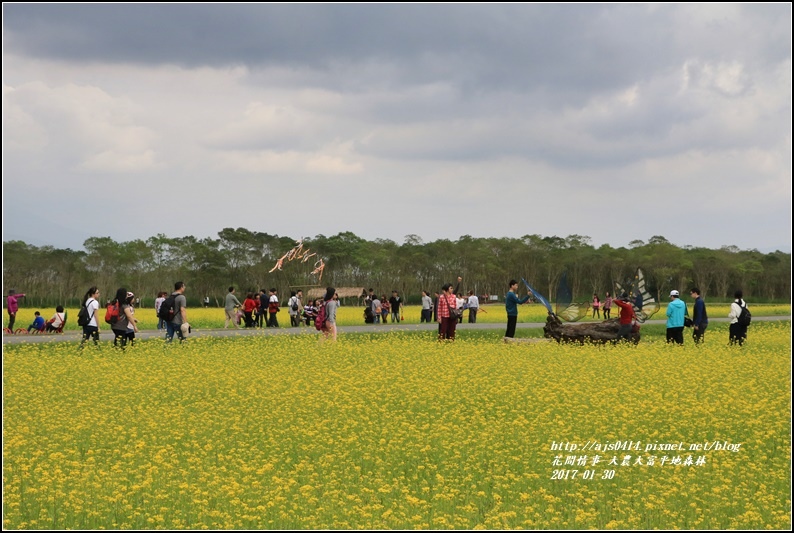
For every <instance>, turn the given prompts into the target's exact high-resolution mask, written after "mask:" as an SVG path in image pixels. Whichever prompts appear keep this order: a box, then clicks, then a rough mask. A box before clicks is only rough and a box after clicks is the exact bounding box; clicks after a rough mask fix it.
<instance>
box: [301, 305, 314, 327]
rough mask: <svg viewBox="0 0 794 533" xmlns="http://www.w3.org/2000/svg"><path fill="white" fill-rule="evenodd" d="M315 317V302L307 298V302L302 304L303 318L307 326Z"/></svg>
mask: <svg viewBox="0 0 794 533" xmlns="http://www.w3.org/2000/svg"><path fill="white" fill-rule="evenodd" d="M316 317H317V307H315V302H313V301H311V300H309V302H308V303H307V304H306V305H305V306H303V318H304V320H305V321H306V325H307V326H311V325H313V324H312V323H313V322H314V319H315V318H316Z"/></svg>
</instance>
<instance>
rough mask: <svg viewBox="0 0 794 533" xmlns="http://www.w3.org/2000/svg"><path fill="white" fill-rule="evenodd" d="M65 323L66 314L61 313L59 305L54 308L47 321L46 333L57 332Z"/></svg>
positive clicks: (61, 309)
mask: <svg viewBox="0 0 794 533" xmlns="http://www.w3.org/2000/svg"><path fill="white" fill-rule="evenodd" d="M64 322H66V313H64V311H63V306H62V305H59V306H58V307H56V308H55V314H54V315H52V318H51V319H49V320H48V321H47V333H50V332H53V331H58V330H59V329H61V328H62V327H63V323H64Z"/></svg>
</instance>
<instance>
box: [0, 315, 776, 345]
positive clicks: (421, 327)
mask: <svg viewBox="0 0 794 533" xmlns="http://www.w3.org/2000/svg"><path fill="white" fill-rule="evenodd" d="M775 320H791V316H762V317H753V322H768V321H775ZM709 322H710V323H712V324H713V323H715V322H728V319H727V318H710V319H709ZM665 323H666V321H665V320H649V321H648V322H646V324H665ZM544 325H545V323H541V322H527V323H523V324H517V329H532V328H542V327H543V326H544ZM437 328H438V325H437V324H408V323H405V322H401V323H398V324H369V325H361V326H340V327H339V330H338V332H339V333H340V334H341V333H388V332H391V331H435V330H437ZM491 329H496V330H504V329H505V324H502V323H495V324H494V323H484V324H468V323H463V324H458V328H457V330H458V331H466V330H491ZM309 334H313V335H317V334H318V332H317V330H315V329H314V327H300V328H266V329H223V328H220V329H201V330H197V329H194V330H193V333H192V334H191V337H202V336H211V337H243V336H249V335H260V336H270V335H309ZM164 335H165V334H164V333H162V332H158V331H157V330H143V331H141V332H139V333H137V334H136V335H135V337H136V339H156V338H159V337H163V336H164ZM81 337H82V334H81V333H80V332H78V331H67V332H65V333H64V334H62V335H54V334H49V335H3V344H4V345H5V344H21V343H30V342H77V341H79V340H80V339H81ZM99 338H100V340H113V333H112V332H111V331H110V327H105V328H103V329H102V331H101V332H100V336H99Z"/></svg>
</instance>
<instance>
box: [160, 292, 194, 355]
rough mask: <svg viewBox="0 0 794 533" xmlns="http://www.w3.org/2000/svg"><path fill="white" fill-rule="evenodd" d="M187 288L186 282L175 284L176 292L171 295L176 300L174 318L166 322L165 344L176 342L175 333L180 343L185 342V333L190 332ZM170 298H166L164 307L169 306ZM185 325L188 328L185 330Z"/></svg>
mask: <svg viewBox="0 0 794 533" xmlns="http://www.w3.org/2000/svg"><path fill="white" fill-rule="evenodd" d="M186 288H187V287H186V286H185V282H184V281H177V282H176V283H174V292H172V293H171V296H173V299H174V300H173V301H174V304H173V309H174V316H173V318H172V319H171V320H166V322H165V329H166V333H165V342H172V341H173V340H174V333H176V334H177V335H178V336H179V342H184V340H185V333H184V332H185V331H189V330H190V324H188V322H187V311H186V309H187V298H185V289H186ZM169 298H170V296H169ZM169 298H166V301H165V302H163V307H165V306H167V305H168V304H169V301H168V300H169ZM161 309H162V307H161ZM183 325H185V326H187V327H186V328H183V327H182V326H183Z"/></svg>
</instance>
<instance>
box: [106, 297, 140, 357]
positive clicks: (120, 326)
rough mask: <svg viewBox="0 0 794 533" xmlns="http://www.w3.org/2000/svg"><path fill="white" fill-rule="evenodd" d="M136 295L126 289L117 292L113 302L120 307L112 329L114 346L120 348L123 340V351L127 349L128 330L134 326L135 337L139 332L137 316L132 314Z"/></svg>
mask: <svg viewBox="0 0 794 533" xmlns="http://www.w3.org/2000/svg"><path fill="white" fill-rule="evenodd" d="M134 298H135V295H134V294H133V293H131V292H129V291H127V289H125V288H124V287H122V288H120V289H119V290H117V291H116V298H115V299H114V300H113V305H115V306H117V307H118V317H117V318H116V321H115V322H111V324H110V329H112V330H113V335H114V337H113V346H119V340H121V349H122V350H123V349H124V348H126V347H127V340H129V336H128V335H127V328H128V327H129V326H132V332H133V335H134V334H135V333H136V332H137V331H138V326H137V324H136V323H135V316H134V315H133V314H132V301H133V299H134Z"/></svg>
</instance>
